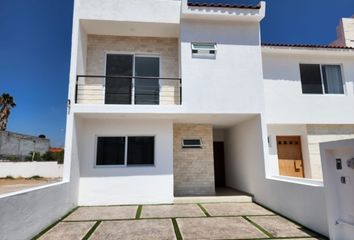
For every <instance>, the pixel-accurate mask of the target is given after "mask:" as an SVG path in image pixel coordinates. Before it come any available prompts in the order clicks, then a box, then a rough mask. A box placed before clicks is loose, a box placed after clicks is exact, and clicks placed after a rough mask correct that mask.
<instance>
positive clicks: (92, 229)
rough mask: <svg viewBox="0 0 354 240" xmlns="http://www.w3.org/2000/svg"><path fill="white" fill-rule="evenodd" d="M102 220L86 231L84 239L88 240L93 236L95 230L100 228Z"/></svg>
mask: <svg viewBox="0 0 354 240" xmlns="http://www.w3.org/2000/svg"><path fill="white" fill-rule="evenodd" d="M101 222H102V221H97V222H96V223H95V224H94V225H93V226H92V228H91V229H90V230H89V231H88V232H87V233H86V235H85V236H84V237H83V238H82V240H87V239H89V238H90V237H91V235H92V234H93V232H94V231H95V230H96V229H97V228H98V226H99V225H100V224H101Z"/></svg>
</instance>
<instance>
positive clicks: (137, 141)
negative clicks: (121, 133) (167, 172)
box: [127, 137, 155, 165]
mask: <svg viewBox="0 0 354 240" xmlns="http://www.w3.org/2000/svg"><path fill="white" fill-rule="evenodd" d="M154 139H155V138H154V137H128V163H127V164H128V165H137V164H145V165H146V164H150V165H151V164H154V155H155V154H154V149H155V146H154V145H155V143H154V142H155V141H154Z"/></svg>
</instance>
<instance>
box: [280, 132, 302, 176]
mask: <svg viewBox="0 0 354 240" xmlns="http://www.w3.org/2000/svg"><path fill="white" fill-rule="evenodd" d="M277 146H278V159H279V173H280V175H282V176H290V177H300V178H303V177H305V174H304V167H303V161H302V151H301V138H300V137H299V136H286V137H285V136H282V137H277Z"/></svg>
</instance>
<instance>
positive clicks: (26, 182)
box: [0, 178, 61, 194]
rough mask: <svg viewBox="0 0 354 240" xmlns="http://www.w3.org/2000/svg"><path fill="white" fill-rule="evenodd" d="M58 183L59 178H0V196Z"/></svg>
mask: <svg viewBox="0 0 354 240" xmlns="http://www.w3.org/2000/svg"><path fill="white" fill-rule="evenodd" d="M59 181H61V179H59V178H38V179H26V178H15V179H5V178H0V194H5V193H11V192H16V191H20V190H24V189H27V188H32V187H38V186H43V185H46V184H50V183H55V182H59Z"/></svg>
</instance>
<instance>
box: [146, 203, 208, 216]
mask: <svg viewBox="0 0 354 240" xmlns="http://www.w3.org/2000/svg"><path fill="white" fill-rule="evenodd" d="M176 217H205V214H204V213H203V211H202V210H201V209H200V208H199V207H198V205H197V204H175V205H149V206H143V209H142V213H141V218H176Z"/></svg>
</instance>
